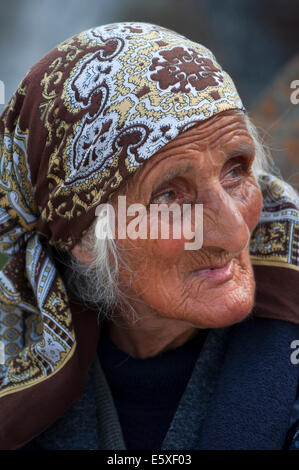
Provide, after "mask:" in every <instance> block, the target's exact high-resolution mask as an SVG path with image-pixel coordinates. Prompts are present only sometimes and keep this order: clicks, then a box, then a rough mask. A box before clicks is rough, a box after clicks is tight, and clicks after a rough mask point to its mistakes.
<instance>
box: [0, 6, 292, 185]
mask: <svg viewBox="0 0 299 470" xmlns="http://www.w3.org/2000/svg"><path fill="white" fill-rule="evenodd" d="M0 5H1V18H0V57H1V62H0V80H2V82H3V83H4V85H5V103H7V101H8V100H9V98H10V96H11V95H12V94H13V92H14V91H15V89H16V87H17V85H18V83H19V82H20V80H21V79H22V77H23V76H24V75H25V73H26V72H27V70H28V69H29V68H30V67H31V66H32V65H33V64H34V63H35V62H37V61H38V60H39V59H40V58H41V57H42V56H43V55H44V54H46V53H47V52H48V51H49V50H50V49H51V48H53V47H54V46H55V45H57V44H58V43H59V42H61V41H63V40H65V39H66V38H68V37H70V36H72V35H73V34H75V33H78V32H80V31H83V30H85V29H88V28H90V27H92V26H97V25H101V24H106V23H113V22H117V21H136V20H137V21H145V22H151V23H156V24H159V25H162V26H166V27H168V28H171V29H174V30H176V31H178V32H179V33H182V34H184V35H186V36H187V37H189V38H191V39H193V40H194V41H197V42H201V43H203V44H204V45H205V46H207V47H209V48H210V49H211V50H212V51H213V52H214V54H215V55H216V57H217V59H218V62H220V63H221V65H222V66H223V67H224V68H225V69H226V70H227V71H228V72H229V73H230V75H231V76H232V78H233V80H234V81H235V83H236V86H237V88H238V90H239V93H240V95H241V97H242V99H243V102H244V104H245V106H246V107H247V109H248V111H249V114H250V115H251V117H252V118H253V120H254V122H255V124H256V125H257V126H258V128H259V130H260V131H261V133H262V136H263V137H264V138H265V140H266V142H267V144H268V145H269V146H270V149H271V151H272V155H273V158H274V160H275V162H276V163H277V165H278V167H279V168H280V171H281V174H282V176H283V178H284V179H286V180H287V181H289V182H290V183H292V184H293V186H295V187H296V188H297V189H299V0H149V1H147V2H145V1H144V0H85V1H84V2H83V1H82V0H26V2H24V1H21V0H9V1H4V0H0ZM294 80H297V81H298V84H297V87H298V92H297V94H296V97H297V99H296V100H295V101H298V103H297V104H296V103H295V101H294V103H292V102H291V99H290V98H291V93H292V92H293V93H294V94H295V93H296V90H292V89H291V82H293V81H294ZM3 108H4V105H0V112H1V111H2V109H3Z"/></svg>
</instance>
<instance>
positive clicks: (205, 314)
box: [112, 113, 262, 328]
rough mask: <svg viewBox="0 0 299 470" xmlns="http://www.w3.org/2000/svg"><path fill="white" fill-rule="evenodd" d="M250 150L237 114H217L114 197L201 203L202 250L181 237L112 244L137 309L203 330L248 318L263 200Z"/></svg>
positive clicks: (178, 140) (179, 139) (151, 162)
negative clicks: (252, 244)
mask: <svg viewBox="0 0 299 470" xmlns="http://www.w3.org/2000/svg"><path fill="white" fill-rule="evenodd" d="M254 153H255V150H254V143H253V140H252V138H251V137H250V135H249V133H248V131H247V128H246V125H245V122H244V119H243V117H242V116H240V115H239V114H237V113H228V114H223V115H218V116H216V117H214V118H211V119H209V120H207V121H205V122H203V123H202V124H200V125H198V126H196V127H193V128H191V129H189V130H188V131H186V132H185V133H184V134H182V135H180V136H179V137H177V138H176V139H175V140H173V141H172V142H170V143H169V144H168V145H167V146H165V147H164V148H163V149H162V150H161V151H159V152H158V153H157V154H156V155H155V156H154V157H153V158H152V159H150V160H149V161H148V162H147V163H146V164H145V165H144V166H143V167H142V168H141V169H140V170H139V171H138V172H136V174H134V175H133V176H132V178H131V180H130V181H129V182H128V184H127V186H126V188H125V192H124V189H122V191H119V192H117V193H115V194H114V196H113V198H112V201H113V204H116V203H117V196H118V195H120V194H125V195H126V198H127V205H129V204H132V203H136V202H137V203H141V204H143V205H145V206H148V205H149V204H157V203H164V204H168V205H171V204H172V203H174V202H175V203H177V204H179V205H182V204H187V203H191V204H193V206H192V207H194V204H195V203H201V204H203V245H202V247H201V248H200V249H197V250H192V251H190V250H186V249H185V247H184V245H185V242H186V241H188V240H185V239H184V238H181V239H168V240H166V239H161V238H160V239H150V238H147V239H145V240H141V239H137V240H132V239H129V238H127V239H124V240H118V241H117V243H118V246H119V247H120V248H121V255H122V259H123V261H124V264H123V265H122V267H121V269H120V281H121V285H122V287H123V289H124V290H125V291H126V293H127V294H128V295H129V296H130V297H131V298H132V299H137V302H136V303H135V306H136V307H137V310H138V308H139V307H140V306H142V305H143V307H144V306H145V307H146V308H147V309H148V311H151V312H153V313H155V314H156V315H159V316H163V317H167V318H175V319H180V320H185V321H187V322H189V323H190V324H192V325H194V326H197V327H201V328H209V327H221V326H225V325H229V324H233V323H235V322H239V321H241V320H242V319H243V318H245V317H246V316H247V315H248V314H249V313H250V311H251V309H252V306H253V301H254V290H255V282H254V277H253V271H252V267H251V263H250V258H249V240H250V236H251V233H252V231H253V229H254V227H255V226H256V224H257V222H258V219H259V216H260V212H261V203H262V197H261V192H260V190H259V187H258V185H257V183H256V182H255V179H254V176H253V174H252V170H251V166H252V162H253V159H254ZM169 175H171V177H170V178H169ZM147 217H148V219H149V217H150V216H149V214H148V215H147ZM132 218H133V217H131V219H132ZM127 220H128V222H129V221H130V218H128V219H127ZM140 301H141V302H140ZM138 306H139V307H138Z"/></svg>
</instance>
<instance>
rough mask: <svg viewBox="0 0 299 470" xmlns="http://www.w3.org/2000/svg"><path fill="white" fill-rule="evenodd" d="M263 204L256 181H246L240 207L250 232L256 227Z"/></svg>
mask: <svg viewBox="0 0 299 470" xmlns="http://www.w3.org/2000/svg"><path fill="white" fill-rule="evenodd" d="M262 206H263V197H262V193H261V190H260V188H259V186H258V185H257V183H256V182H248V183H247V184H246V187H245V188H244V190H243V194H242V208H241V209H240V210H241V211H242V213H243V217H244V220H245V222H246V224H247V226H248V228H249V231H250V232H252V231H253V230H254V228H255V227H256V225H257V223H258V221H259V218H260V215H261V211H262Z"/></svg>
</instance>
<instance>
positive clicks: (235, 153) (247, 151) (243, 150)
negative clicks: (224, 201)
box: [152, 143, 255, 192]
mask: <svg viewBox="0 0 299 470" xmlns="http://www.w3.org/2000/svg"><path fill="white" fill-rule="evenodd" d="M254 150H255V149H254V145H253V144H252V145H250V144H245V143H242V144H239V145H238V146H237V147H235V148H234V149H233V150H230V151H225V150H223V153H224V154H225V161H224V162H223V163H224V164H225V163H226V162H228V161H229V160H230V159H232V158H236V157H240V156H244V157H247V158H250V157H252V155H253V154H254ZM190 170H191V171H194V165H193V164H191V163H190V162H186V163H183V164H181V165H180V166H179V167H177V168H173V169H171V170H169V172H168V173H167V175H164V176H161V177H160V178H159V179H158V181H157V182H156V183H155V184H154V185H153V187H152V192H154V191H157V190H159V189H160V187H161V186H162V185H165V184H167V183H168V182H169V181H171V180H172V179H174V178H176V177H177V176H181V175H182V174H184V173H186V172H187V171H190Z"/></svg>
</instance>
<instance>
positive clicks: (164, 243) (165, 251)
mask: <svg viewBox="0 0 299 470" xmlns="http://www.w3.org/2000/svg"><path fill="white" fill-rule="evenodd" d="M186 242H188V240H185V239H184V238H182V239H173V240H171V239H170V240H163V239H159V240H155V251H156V254H157V256H161V257H163V258H164V259H170V260H172V262H175V260H176V259H178V258H179V257H180V256H181V255H182V254H183V252H184V250H185V243H186Z"/></svg>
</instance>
